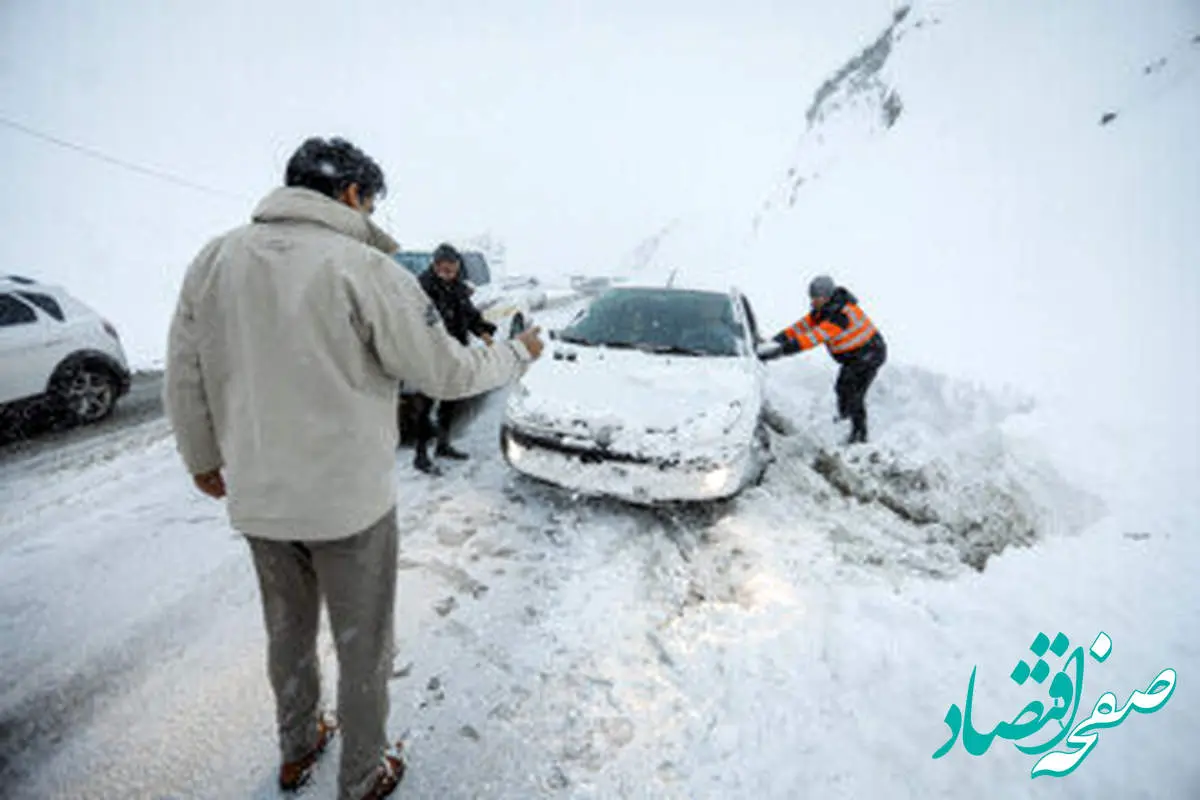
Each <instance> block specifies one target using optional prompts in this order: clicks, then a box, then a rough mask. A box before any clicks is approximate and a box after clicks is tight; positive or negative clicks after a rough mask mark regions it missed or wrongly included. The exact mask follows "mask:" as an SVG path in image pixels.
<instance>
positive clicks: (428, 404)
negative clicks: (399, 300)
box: [413, 244, 496, 475]
mask: <svg viewBox="0 0 1200 800" xmlns="http://www.w3.org/2000/svg"><path fill="white" fill-rule="evenodd" d="M418 280H419V281H420V283H421V287H422V288H423V289H425V293H426V294H427V295H429V298H430V299H431V300H433V304H434V306H436V307H437V310H438V313H439V314H441V317H442V322H443V324H445V326H446V332H447V333H449V334H450V335H451V336H453V337H454V338H455V339H458V340H459V341H460V342H462V343H463V344H464V345H466V344H467V343H468V341H469V336H470V334H472V333H473V334H475V335H476V336H478V337H479V338H481V339H483V341H484V342H486V343H487V344H488V345H489V346H490V345H491V344H492V336H493V335H494V334H495V333H496V326H495V325H493V324H492V323H490V322H488V321H487V320H485V319H484V318H483V315H482V314H480V313H479V309H477V308H475V304H474V303H472V302H471V289H470V287H469V286H468V285H467V284H466V282H465V281H464V280H463V276H462V255H461V254H459V252H458V251H457V250H455V249H454V248H453V247H452V246H451V245H449V244H441V245H438V248H437V249H436V250H435V251H434V252H433V263H432V264H431V265H430V267H429V269H427V270H425V272H423V273H422V274H421V276H420V278H418ZM461 402H462V401H456V400H442V401H441V402H440V403H439V404H438V413H437V426H436V429H435V427H434V425H433V422H432V420H431V419H430V415H431V412H432V411H433V404H434V400H433V399H432V398H430V397H427V396H426V395H423V394H418V395H416V396H415V397H414V398H413V404H414V412H415V415H416V417H417V442H416V451H417V452H416V455H415V456H414V457H413V466H414V467H416V468H417V469H419V470H421V471H422V472H425V473H428V474H430V475H440V474H441V472H442V471H441V469H439V468H438V466H437V465H436V464H434V463H433V462H432V461H431V460H430V459H429V453H428V448H429V442H430V440H431V439H433V438H434V435H435V430H436V437H437V448H436V449H435V450H434V454H435V455H437V456H440V457H442V458H453V459H460V460H461V459H465V458H467V457H468V456H467V454H466V453H464V452H462V451H460V450H456V449H455V448H454V447H452V446H451V445H450V429H451V426H452V425H453V424H454V417H455V413H456V412H457V410H458V408H459V407H460V405H461Z"/></svg>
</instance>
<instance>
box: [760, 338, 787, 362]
mask: <svg viewBox="0 0 1200 800" xmlns="http://www.w3.org/2000/svg"><path fill="white" fill-rule="evenodd" d="M755 355H757V356H758V360H759V361H774V360H775V359H777V358H779V357H780V356H782V355H783V346H782V345H780V344H779V342H763V343H762V344H760V345H759V346H758V347H757V348H756V349H755Z"/></svg>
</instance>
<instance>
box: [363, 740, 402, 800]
mask: <svg viewBox="0 0 1200 800" xmlns="http://www.w3.org/2000/svg"><path fill="white" fill-rule="evenodd" d="M403 747H404V745H403V743H402V742H396V743H395V744H394V745H392V746H391V747H389V748H388V749H387V752H385V753H384V754H383V763H382V764H380V765H379V771H378V777H376V778H375V785H374V786H372V787H371V788H370V790H368V791H367V793H366V794H365V795H363V797H362V800H383V798H385V797H388V796H390V795H391V793H392V792H394V791H396V787H397V786H399V785H400V780H401V779H402V778H403V777H404V770H405V764H404V755H403V753H402V752H401V750H402V749H403Z"/></svg>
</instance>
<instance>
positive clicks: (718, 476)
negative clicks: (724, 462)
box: [704, 467, 729, 492]
mask: <svg viewBox="0 0 1200 800" xmlns="http://www.w3.org/2000/svg"><path fill="white" fill-rule="evenodd" d="M728 482H729V467H717V468H716V469H714V470H709V471H708V472H707V473H706V474H705V475H704V490H705V491H708V492H719V491H721V490H722V489H724V488H725V484H726V483H728Z"/></svg>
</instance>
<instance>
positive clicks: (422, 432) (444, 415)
mask: <svg viewBox="0 0 1200 800" xmlns="http://www.w3.org/2000/svg"><path fill="white" fill-rule="evenodd" d="M434 403H437V406H438V410H437V425H436V426H435V425H434V423H433V419H432V417H433V405H434ZM459 405H460V401H458V400H442V401H440V402H439V401H437V400H434V399H433V398H432V397H427V396H425V395H423V394H418V395H415V396H414V397H413V415H414V416H415V417H416V419H417V452H421V451H423V450H424V449H425V448H426V447H428V446H429V442H430V441H432V440H433V439H434V438H435V437H436V438H437V440H438V442H445V443H449V442H450V427H451V426H452V425H453V424H454V418H455V417H456V416H457V412H458V407H459Z"/></svg>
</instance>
